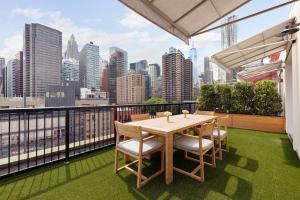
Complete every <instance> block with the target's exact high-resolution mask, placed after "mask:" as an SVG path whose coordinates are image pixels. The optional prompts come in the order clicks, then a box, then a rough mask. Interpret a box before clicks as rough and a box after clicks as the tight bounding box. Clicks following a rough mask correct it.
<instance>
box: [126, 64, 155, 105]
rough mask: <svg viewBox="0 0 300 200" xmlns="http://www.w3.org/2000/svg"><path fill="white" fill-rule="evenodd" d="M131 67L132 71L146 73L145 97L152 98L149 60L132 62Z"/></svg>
mask: <svg viewBox="0 0 300 200" xmlns="http://www.w3.org/2000/svg"><path fill="white" fill-rule="evenodd" d="M129 68H130V70H131V71H134V72H136V73H139V74H142V75H144V79H143V80H144V81H145V98H146V99H149V98H151V80H150V76H149V73H148V71H147V68H148V62H147V60H140V61H138V62H135V63H130V65H129Z"/></svg>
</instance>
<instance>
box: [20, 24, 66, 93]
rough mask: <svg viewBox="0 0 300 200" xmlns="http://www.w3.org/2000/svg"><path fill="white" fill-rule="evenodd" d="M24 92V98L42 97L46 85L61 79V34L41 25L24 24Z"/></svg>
mask: <svg viewBox="0 0 300 200" xmlns="http://www.w3.org/2000/svg"><path fill="white" fill-rule="evenodd" d="M23 41H24V42H23V45H24V47H23V48H24V49H23V52H24V63H23V75H24V92H25V94H26V96H33V97H36V96H44V93H45V89H46V87H47V86H48V85H57V83H60V81H61V80H60V79H61V74H60V73H61V66H62V33H61V32H60V31H58V30H56V29H53V28H50V27H47V26H44V25H41V24H35V23H32V24H25V30H24V40H23Z"/></svg>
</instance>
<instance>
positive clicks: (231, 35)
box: [218, 15, 237, 83]
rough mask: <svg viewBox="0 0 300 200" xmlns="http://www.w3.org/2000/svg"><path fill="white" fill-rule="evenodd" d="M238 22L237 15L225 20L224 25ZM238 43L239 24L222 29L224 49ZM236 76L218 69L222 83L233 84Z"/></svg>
mask: <svg viewBox="0 0 300 200" xmlns="http://www.w3.org/2000/svg"><path fill="white" fill-rule="evenodd" d="M234 20H236V15H232V16H229V17H227V18H226V19H224V21H223V23H228V22H231V21H234ZM236 42H237V24H236V23H233V24H229V25H226V26H224V27H222V28H221V46H222V49H226V48H228V47H230V46H231V45H233V44H235V43H236ZM234 74H235V72H234V71H232V72H231V73H226V72H225V71H224V70H223V69H221V68H220V67H219V68H218V79H219V80H220V82H222V83H225V82H232V79H234V77H233V75H234Z"/></svg>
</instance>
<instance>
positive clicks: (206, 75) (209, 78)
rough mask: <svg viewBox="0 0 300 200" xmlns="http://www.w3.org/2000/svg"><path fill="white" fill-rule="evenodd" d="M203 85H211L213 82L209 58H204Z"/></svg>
mask: <svg viewBox="0 0 300 200" xmlns="http://www.w3.org/2000/svg"><path fill="white" fill-rule="evenodd" d="M203 81H204V83H212V82H213V72H212V69H211V67H210V61H209V57H207V56H206V57H204V80H203Z"/></svg>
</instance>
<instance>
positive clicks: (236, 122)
mask: <svg viewBox="0 0 300 200" xmlns="http://www.w3.org/2000/svg"><path fill="white" fill-rule="evenodd" d="M215 115H217V116H225V115H227V114H225V113H215ZM228 115H229V127H232V128H243V129H250V130H257V131H266V132H273V133H285V117H277V116H276V117H275V116H261V115H243V114H228Z"/></svg>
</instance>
